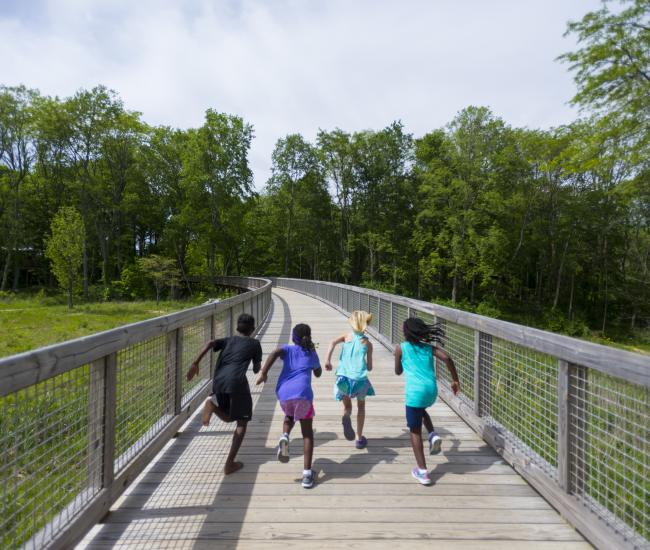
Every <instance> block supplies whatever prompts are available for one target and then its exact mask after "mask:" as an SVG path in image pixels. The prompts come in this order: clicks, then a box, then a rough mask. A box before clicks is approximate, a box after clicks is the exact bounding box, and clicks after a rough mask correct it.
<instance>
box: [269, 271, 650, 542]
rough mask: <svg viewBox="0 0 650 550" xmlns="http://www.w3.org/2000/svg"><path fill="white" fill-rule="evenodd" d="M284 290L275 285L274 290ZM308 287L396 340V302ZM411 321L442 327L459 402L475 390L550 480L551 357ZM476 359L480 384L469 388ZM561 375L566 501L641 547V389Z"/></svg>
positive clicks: (645, 398)
mask: <svg viewBox="0 0 650 550" xmlns="http://www.w3.org/2000/svg"><path fill="white" fill-rule="evenodd" d="M285 281H287V282H286V283H285ZM292 284H293V282H292V281H288V280H284V279H283V280H282V283H281V286H287V287H291V285H292ZM314 284H315V283H312V291H313V292H320V293H323V295H325V296H326V297H327V299H329V300H330V301H331V302H333V303H336V304H338V305H339V306H340V307H341V308H343V309H345V310H347V311H351V310H352V309H358V308H359V305H358V304H360V307H361V308H364V304H365V307H366V308H367V309H368V310H369V311H370V312H371V313H372V314H373V316H374V317H375V321H374V323H373V324H374V326H375V327H376V329H377V330H378V332H379V333H380V334H382V335H383V336H384V337H386V338H387V339H389V340H390V341H392V342H396V341H398V340H399V339H400V337H401V334H400V333H401V323H402V321H403V320H404V319H405V316H406V315H405V312H406V311H407V309H406V306H405V305H403V304H401V303H400V302H399V298H397V297H390V296H381V297H380V296H378V295H376V294H374V293H373V292H372V291H369V292H365V294H366V297H365V298H364V297H361V298H360V299H359V302H358V304H357V302H356V298H354V299H353V298H351V296H352V293H353V292H354V294H355V295H356V292H355V291H352V290H351V289H347V288H343V287H340V286H337V285H330V284H327V283H318V284H317V286H315V287H314V286H313V285H314ZM361 294H362V296H363V294H364V292H363V291H361ZM393 298H394V300H393ZM393 301H394V302H395V305H394V306H393V307H392V308H391V303H392V302H393ZM412 313H414V314H416V315H417V316H418V317H421V318H422V319H423V320H424V321H425V322H427V323H433V322H436V321H439V322H441V324H442V325H443V328H444V329H445V332H446V338H445V343H444V349H445V351H447V352H448V353H449V354H450V356H451V357H452V358H453V360H454V363H455V364H456V369H457V371H458V375H459V378H460V382H461V388H462V393H461V395H460V398H461V399H462V400H464V401H465V402H466V403H468V404H471V405H474V403H473V399H474V395H475V394H476V393H477V390H478V395H479V401H480V402H479V403H478V412H479V416H481V418H482V420H483V421H484V422H485V423H486V424H488V425H492V426H494V427H495V428H497V429H498V431H499V433H500V434H501V435H502V436H503V437H504V438H505V439H506V440H507V441H508V442H509V444H510V445H511V446H512V447H513V448H514V449H516V450H517V451H518V452H520V453H522V454H524V455H526V456H527V457H528V458H529V459H531V460H532V461H533V462H534V463H535V464H536V465H537V466H539V467H540V468H542V470H544V471H545V473H546V474H547V475H548V476H549V477H550V478H551V479H553V480H556V481H557V478H558V463H559V457H558V456H557V455H558V421H559V417H558V412H559V411H558V371H559V367H558V357H554V356H552V355H550V354H547V353H541V352H538V351H536V350H533V349H530V348H528V347H526V346H524V345H521V344H516V343H514V342H509V341H507V340H505V339H500V338H497V337H493V336H491V335H490V334H488V333H485V332H482V331H479V330H478V329H477V328H470V327H469V326H463V325H461V324H458V323H455V322H451V321H446V320H444V319H440V318H436V317H435V316H434V315H432V314H430V313H426V312H424V311H420V310H416V311H413V312H412ZM396 330H397V331H396ZM477 347H478V349H476V348H477ZM477 352H478V353H477ZM558 355H560V354H558ZM477 360H478V365H479V373H480V377H479V387H478V388H475V387H474V385H475V372H474V371H475V365H476V361H477ZM437 372H438V377H439V379H440V381H441V382H442V383H443V384H445V385H448V384H449V382H450V377H449V374H448V371H447V369H445V368H444V367H442V368H441V366H440V364H438V369H437ZM569 372H570V373H571V374H570V380H569V413H568V414H569V419H568V425H569V432H570V437H569V453H568V455H569V456H568V457H566V456H565V457H562V459H563V460H567V462H568V464H569V470H568V471H569V492H570V493H572V494H573V495H575V496H576V497H577V498H578V499H579V501H580V502H582V503H583V504H584V506H585V508H587V509H588V510H590V511H591V512H594V513H596V514H597V515H598V516H599V517H600V518H601V520H602V521H604V522H605V523H606V524H608V525H609V526H610V527H612V528H613V529H614V530H616V531H617V532H619V533H620V534H621V535H622V536H623V537H624V538H626V539H627V540H628V541H630V542H631V545H632V546H634V547H639V548H641V547H643V548H646V547H647V545H648V540H647V539H648V537H649V536H650V475H649V472H650V397H649V393H650V390H649V389H648V388H647V387H644V386H640V385H635V384H632V383H629V382H626V381H624V380H622V379H619V378H613V377H611V376H608V375H606V374H603V373H601V372H599V371H596V370H593V369H587V368H584V367H577V366H571V368H570V371H569Z"/></svg>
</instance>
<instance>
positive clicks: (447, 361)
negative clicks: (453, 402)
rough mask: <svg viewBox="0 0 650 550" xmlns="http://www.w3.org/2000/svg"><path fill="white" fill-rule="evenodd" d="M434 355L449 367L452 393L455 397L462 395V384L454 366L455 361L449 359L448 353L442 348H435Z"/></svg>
mask: <svg viewBox="0 0 650 550" xmlns="http://www.w3.org/2000/svg"><path fill="white" fill-rule="evenodd" d="M433 354H434V355H435V356H436V359H440V360H441V361H443V362H444V363H445V365H447V368H448V369H449V374H451V380H452V382H451V391H452V392H454V395H458V394H459V393H460V382H459V381H458V373H457V372H456V366H455V365H454V361H453V360H452V358H451V357H449V355H447V353H446V352H444V351H443V350H441V349H440V348H434V349H433Z"/></svg>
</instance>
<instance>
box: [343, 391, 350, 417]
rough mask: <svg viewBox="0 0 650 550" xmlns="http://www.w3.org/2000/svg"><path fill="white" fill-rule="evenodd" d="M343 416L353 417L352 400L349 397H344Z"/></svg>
mask: <svg viewBox="0 0 650 550" xmlns="http://www.w3.org/2000/svg"><path fill="white" fill-rule="evenodd" d="M343 414H347V415H348V416H351V415H352V399H350V398H349V397H348V396H347V395H344V396H343Z"/></svg>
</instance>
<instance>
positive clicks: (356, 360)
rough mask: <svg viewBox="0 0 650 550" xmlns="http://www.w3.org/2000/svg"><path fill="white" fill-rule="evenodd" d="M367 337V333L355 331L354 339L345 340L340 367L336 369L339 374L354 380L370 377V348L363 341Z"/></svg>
mask: <svg viewBox="0 0 650 550" xmlns="http://www.w3.org/2000/svg"><path fill="white" fill-rule="evenodd" d="M365 337H366V335H365V334H363V333H358V332H355V333H354V337H353V338H352V340H350V341H349V342H343V348H342V349H341V355H340V357H339V367H338V368H337V369H336V375H337V376H345V377H347V378H350V379H352V380H361V379H363V378H368V360H367V359H366V354H367V353H368V348H367V347H366V345H365V344H363V343H362V342H361V340H362V339H363V338H365Z"/></svg>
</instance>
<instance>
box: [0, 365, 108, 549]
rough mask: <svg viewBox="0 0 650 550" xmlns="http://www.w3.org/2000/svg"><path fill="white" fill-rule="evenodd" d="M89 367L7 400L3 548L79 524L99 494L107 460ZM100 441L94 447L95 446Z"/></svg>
mask: <svg viewBox="0 0 650 550" xmlns="http://www.w3.org/2000/svg"><path fill="white" fill-rule="evenodd" d="M89 368H90V367H89V366H83V367H80V368H77V369H75V370H72V371H69V372H66V373H64V374H62V375H59V376H56V377H54V378H51V379H49V380H46V381H44V382H41V383H39V384H36V385H34V386H30V387H28V388H25V389H23V390H20V391H18V392H16V393H13V394H11V395H9V396H7V397H5V398H0V448H1V449H2V453H0V491H1V494H2V501H1V513H0V526H1V533H2V547H3V548H16V547H20V546H21V545H23V544H24V543H25V542H26V541H28V540H29V539H30V537H31V536H33V535H34V534H35V533H37V532H38V531H39V530H42V529H45V531H46V534H45V536H46V538H48V537H47V531H52V530H53V526H51V527H50V528H49V529H48V526H47V525H48V522H50V521H51V520H53V519H54V518H55V517H58V518H59V521H61V520H62V519H64V518H66V517H70V516H74V515H75V514H76V513H77V512H78V511H79V509H80V508H81V507H82V506H83V505H84V504H85V503H86V502H88V501H89V500H90V499H91V498H92V497H93V496H94V495H95V494H96V493H97V492H98V491H99V487H98V485H99V483H98V479H97V477H98V472H100V471H101V454H99V455H98V454H93V455H92V456H91V455H89V452H88V449H89V443H90V444H91V445H96V444H97V441H96V437H97V436H98V433H97V432H96V431H95V432H92V431H91V429H90V428H89V422H88V419H89V403H92V402H93V400H97V399H99V396H98V395H97V394H98V393H99V392H100V391H101V387H98V385H97V384H96V383H91V382H90V376H89ZM89 439H93V441H89Z"/></svg>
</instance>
